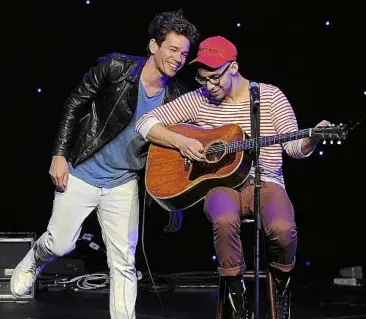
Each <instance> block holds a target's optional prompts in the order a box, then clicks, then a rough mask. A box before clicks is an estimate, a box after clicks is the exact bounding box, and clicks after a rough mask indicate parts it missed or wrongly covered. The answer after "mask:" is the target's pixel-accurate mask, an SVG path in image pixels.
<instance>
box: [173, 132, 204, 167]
mask: <svg viewBox="0 0 366 319" xmlns="http://www.w3.org/2000/svg"><path fill="white" fill-rule="evenodd" d="M179 151H180V153H181V154H182V155H183V156H184V157H186V158H188V159H190V160H194V161H199V162H202V161H204V160H205V159H206V156H205V154H203V151H204V147H203V145H202V144H201V142H199V141H197V140H195V139H193V138H189V137H184V138H183V140H182V142H181V144H180V145H179Z"/></svg>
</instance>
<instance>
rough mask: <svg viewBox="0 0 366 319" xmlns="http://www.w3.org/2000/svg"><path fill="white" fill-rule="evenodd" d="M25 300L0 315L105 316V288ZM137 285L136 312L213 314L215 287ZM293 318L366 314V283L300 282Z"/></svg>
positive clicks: (344, 318)
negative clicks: (340, 285)
mask: <svg viewBox="0 0 366 319" xmlns="http://www.w3.org/2000/svg"><path fill="white" fill-rule="evenodd" d="M35 297H36V298H35V299H34V300H31V301H30V302H28V303H16V302H1V303H0V318H1V319H44V318H52V319H71V318H72V319H93V318H95V319H96V318H98V319H108V318H109V312H108V297H109V296H108V289H105V288H104V289H99V290H95V291H80V292H73V291H62V290H54V291H48V290H41V291H36V296H35ZM159 297H160V300H161V302H162V306H163V309H162V307H161V304H160V302H159V299H158V297H157V294H156V292H154V291H149V290H146V289H144V288H140V289H139V294H138V301H137V307H136V311H137V318H138V319H143V318H152V319H158V318H169V319H215V313H216V301H217V293H216V289H215V288H208V287H206V288H194V289H193V288H191V289H184V290H183V291H177V289H172V290H168V291H161V292H159ZM261 297H262V308H263V311H262V315H263V316H261V317H263V318H265V315H264V314H265V307H266V305H265V292H264V290H263V289H262V293H261ZM291 318H294V319H331V318H332V319H333V318H334V319H355V318H357V319H359V318H366V293H365V289H364V288H359V289H356V290H355V289H352V290H349V289H345V288H342V289H341V288H335V287H324V286H323V287H322V286H317V287H312V288H310V287H298V288H296V289H295V288H294V289H293V307H292V316H291Z"/></svg>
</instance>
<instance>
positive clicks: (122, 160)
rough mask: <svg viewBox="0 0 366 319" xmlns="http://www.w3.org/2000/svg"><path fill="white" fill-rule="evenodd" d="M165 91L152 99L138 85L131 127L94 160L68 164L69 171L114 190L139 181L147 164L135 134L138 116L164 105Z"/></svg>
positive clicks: (94, 157) (138, 135)
mask: <svg viewBox="0 0 366 319" xmlns="http://www.w3.org/2000/svg"><path fill="white" fill-rule="evenodd" d="M164 93H165V90H162V91H160V92H159V93H158V94H156V95H154V96H151V97H149V96H148V95H147V93H146V90H145V88H144V86H143V85H142V83H141V80H140V82H139V90H138V100H137V107H136V111H135V114H134V116H133V118H132V121H131V122H130V123H129V125H128V126H127V127H126V128H125V129H124V130H123V131H122V132H121V133H120V134H119V135H118V136H116V138H114V139H113V140H112V141H111V142H109V143H108V144H106V145H105V146H104V147H103V148H102V149H100V150H99V151H98V152H96V153H95V154H94V155H93V156H92V157H91V158H89V159H87V160H86V161H85V162H83V163H81V164H80V165H78V166H76V167H75V168H73V167H72V165H71V164H70V163H69V172H70V174H72V175H73V176H75V177H78V178H80V179H81V180H83V181H84V182H86V183H88V184H91V185H94V186H97V187H104V188H111V187H115V186H118V185H121V184H124V183H127V182H128V181H130V180H132V179H135V178H137V174H138V172H139V171H140V170H141V169H143V168H144V166H145V163H146V155H147V154H146V151H147V149H146V147H145V146H146V144H147V143H148V142H147V141H146V140H145V139H144V138H143V137H142V136H141V135H140V134H138V133H136V132H135V123H136V121H137V120H138V119H139V117H140V116H141V115H142V114H143V113H146V112H149V111H151V110H152V109H154V108H155V107H157V106H159V105H160V104H161V103H162V102H163V98H164Z"/></svg>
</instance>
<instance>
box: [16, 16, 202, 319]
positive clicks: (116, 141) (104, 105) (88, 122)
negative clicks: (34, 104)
mask: <svg viewBox="0 0 366 319" xmlns="http://www.w3.org/2000/svg"><path fill="white" fill-rule="evenodd" d="M197 39H198V32H197V30H196V28H195V27H194V25H192V24H191V23H190V22H189V21H187V20H186V19H185V18H184V17H183V15H182V13H181V11H178V12H165V13H162V14H160V15H157V16H156V17H155V18H154V19H153V21H152V22H151V24H150V26H149V51H150V54H149V56H148V57H147V58H144V57H138V56H129V55H123V54H118V53H112V54H109V55H107V56H104V57H102V58H100V59H99V61H98V63H97V64H96V65H95V66H93V67H92V68H91V69H90V70H89V71H88V72H87V73H86V74H85V75H84V76H83V78H82V81H81V82H80V84H79V85H78V86H77V87H76V88H75V89H74V90H73V91H72V93H71V94H70V96H69V97H68V99H67V101H66V103H65V105H64V109H63V112H62V115H61V121H60V126H59V129H58V132H57V136H56V141H55V146H54V149H53V158H52V163H51V167H50V175H51V178H52V181H53V183H54V184H55V186H56V191H55V198H54V206H53V212H52V217H51V219H50V221H49V224H48V227H47V231H46V232H45V233H44V234H43V235H42V236H40V238H39V239H38V240H37V242H36V244H35V245H34V247H33V248H32V249H31V250H30V251H29V252H28V254H27V255H26V256H25V257H24V259H23V260H22V261H21V262H20V263H19V265H18V266H17V267H16V269H15V271H14V273H13V276H12V278H11V291H12V293H13V295H14V296H16V297H20V296H23V295H24V294H26V293H27V292H28V291H29V289H30V288H31V287H32V285H33V283H34V281H35V280H36V279H37V277H38V276H39V274H40V273H41V271H42V270H43V269H44V267H45V266H46V265H47V263H50V262H52V261H54V260H55V259H56V258H58V257H62V256H64V255H66V254H68V253H70V252H71V251H72V250H73V249H74V248H75V243H76V241H77V239H78V237H79V235H80V231H81V226H82V223H83V221H84V220H85V218H86V217H87V216H88V215H89V214H90V213H91V212H92V211H93V210H94V209H97V213H98V214H97V215H98V220H99V222H100V225H101V229H102V234H103V239H104V242H105V245H106V249H107V261H108V266H109V268H110V279H111V281H110V314H111V318H112V319H117V318H118V319H122V318H123V319H125V318H129V319H130V318H131V319H134V318H135V301H136V294H137V277H136V269H135V250H136V245H137V241H138V220H139V217H138V207H139V202H138V182H137V181H138V174H139V172H141V171H142V170H143V168H144V166H145V161H146V146H147V143H148V142H147V141H146V140H145V139H143V138H142V137H141V136H139V135H138V134H137V133H136V132H135V129H134V127H135V122H136V120H137V119H138V118H139V117H140V116H141V115H142V114H143V113H145V112H148V111H150V110H152V109H153V108H155V107H156V106H158V105H160V104H162V103H166V102H169V101H171V100H173V99H175V98H176V97H178V96H180V95H182V94H183V93H185V91H184V90H183V89H182V88H181V87H180V86H179V85H178V84H177V83H175V81H174V80H173V79H172V78H173V77H174V75H175V74H176V73H177V72H178V71H179V70H180V69H181V68H182V67H183V65H184V64H185V62H186V57H187V55H188V52H189V50H190V47H191V45H192V44H193V43H195V42H196V40H197Z"/></svg>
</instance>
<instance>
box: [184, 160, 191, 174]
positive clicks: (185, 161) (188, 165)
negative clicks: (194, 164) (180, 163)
mask: <svg viewBox="0 0 366 319" xmlns="http://www.w3.org/2000/svg"><path fill="white" fill-rule="evenodd" d="M190 167H191V160H190V159H188V158H185V159H184V171H185V172H187V171H189V168H190Z"/></svg>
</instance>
